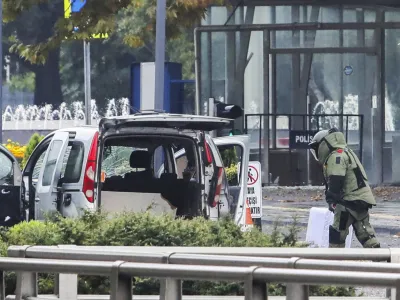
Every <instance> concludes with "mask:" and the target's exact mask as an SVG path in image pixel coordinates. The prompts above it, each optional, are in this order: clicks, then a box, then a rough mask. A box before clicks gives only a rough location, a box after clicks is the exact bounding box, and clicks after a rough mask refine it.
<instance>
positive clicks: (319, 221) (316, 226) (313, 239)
mask: <svg viewBox="0 0 400 300" xmlns="http://www.w3.org/2000/svg"><path fill="white" fill-rule="evenodd" d="M332 223H333V213H332V212H331V211H329V209H327V208H321V207H312V208H311V209H310V217H309V219H308V227H307V235H306V242H307V243H309V244H310V246H309V247H318V248H329V226H330V225H332ZM352 240H353V226H350V228H349V234H348V235H347V238H346V248H351V241H352Z"/></svg>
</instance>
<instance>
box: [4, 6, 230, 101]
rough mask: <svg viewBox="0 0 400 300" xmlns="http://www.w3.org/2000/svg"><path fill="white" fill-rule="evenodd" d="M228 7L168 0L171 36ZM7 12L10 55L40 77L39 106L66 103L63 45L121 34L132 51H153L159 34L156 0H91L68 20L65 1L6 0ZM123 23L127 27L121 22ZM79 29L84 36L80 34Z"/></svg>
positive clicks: (37, 86) (37, 80) (36, 97)
mask: <svg viewBox="0 0 400 300" xmlns="http://www.w3.org/2000/svg"><path fill="white" fill-rule="evenodd" d="M222 2H223V0H203V1H198V0H168V1H167V7H168V9H167V20H166V22H167V30H166V33H167V37H168V38H176V37H178V36H179V35H180V34H181V30H182V29H185V28H191V26H193V24H198V23H199V22H200V20H201V19H202V18H203V17H204V15H205V12H206V8H207V6H208V5H210V4H211V3H215V4H221V3H222ZM3 9H4V18H5V21H6V22H7V23H8V24H10V25H11V26H12V27H14V28H13V29H14V30H12V34H11V38H10V43H11V47H10V53H13V54H14V55H16V56H19V57H21V58H23V60H24V63H25V66H26V67H27V68H28V69H29V70H31V71H33V72H34V73H35V78H36V84H35V102H36V103H37V104H41V103H43V102H47V103H52V104H59V103H60V102H61V101H62V92H61V80H60V76H59V75H60V74H59V63H60V45H61V44H62V43H63V41H65V40H72V39H78V40H83V39H88V38H89V37H91V36H92V35H93V34H97V33H108V34H109V35H110V36H111V37H110V38H113V37H112V34H118V35H119V37H122V41H123V42H124V43H125V44H126V45H128V46H131V47H133V48H138V47H141V48H143V49H147V48H146V47H147V45H148V44H150V43H151V41H152V40H153V39H154V34H155V15H156V0H108V1H104V0H90V1H87V2H86V5H85V7H84V9H82V11H81V12H79V13H76V14H73V15H72V16H71V17H70V18H68V19H65V18H64V13H63V12H64V9H63V1H62V0H54V1H50V0H20V1H17V2H15V1H14V0H3ZM121 17H122V18H121ZM118 19H120V20H122V22H118V23H117V22H116V21H117V20H118ZM132 20H134V21H135V24H136V25H137V26H135V27H134V28H133V27H132V26H129V25H130V23H132ZM27 22H29V26H27ZM74 27H78V28H79V31H78V32H75V33H74V32H73V28H74ZM147 50H149V49H147ZM150 52H151V49H150ZM64 67H65V65H64Z"/></svg>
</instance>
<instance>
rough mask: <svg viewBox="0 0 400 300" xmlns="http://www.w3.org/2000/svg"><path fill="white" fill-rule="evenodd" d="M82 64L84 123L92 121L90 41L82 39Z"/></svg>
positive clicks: (89, 123) (87, 123)
mask: <svg viewBox="0 0 400 300" xmlns="http://www.w3.org/2000/svg"><path fill="white" fill-rule="evenodd" d="M83 64H84V72H85V73H84V77H85V124H86V125H91V123H92V114H91V111H92V107H91V106H92V105H91V102H92V86H91V68H90V42H88V41H86V40H85V41H83Z"/></svg>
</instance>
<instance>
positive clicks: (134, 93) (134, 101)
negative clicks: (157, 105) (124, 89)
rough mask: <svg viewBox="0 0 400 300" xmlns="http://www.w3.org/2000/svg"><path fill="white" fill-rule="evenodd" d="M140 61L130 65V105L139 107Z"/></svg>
mask: <svg viewBox="0 0 400 300" xmlns="http://www.w3.org/2000/svg"><path fill="white" fill-rule="evenodd" d="M140 77H141V76H140V63H134V64H132V66H131V106H132V107H133V108H135V109H137V110H139V109H140Z"/></svg>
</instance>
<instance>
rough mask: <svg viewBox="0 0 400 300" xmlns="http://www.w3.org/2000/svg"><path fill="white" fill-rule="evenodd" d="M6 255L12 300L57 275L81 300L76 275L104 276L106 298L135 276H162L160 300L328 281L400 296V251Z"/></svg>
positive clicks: (65, 290) (122, 293) (261, 294)
mask: <svg viewBox="0 0 400 300" xmlns="http://www.w3.org/2000/svg"><path fill="white" fill-rule="evenodd" d="M149 249H151V250H149ZM212 251H213V252H212ZM199 253H203V254H199ZM8 254H9V256H11V258H0V270H2V271H3V272H4V271H17V290H16V295H15V297H12V296H9V297H8V299H12V298H15V299H16V300H22V299H25V298H28V299H29V298H30V299H32V300H33V299H36V300H37V299H41V296H39V295H38V292H37V275H36V273H38V272H40V273H46V272H49V273H61V274H60V275H59V277H58V280H57V283H58V284H57V288H56V291H55V294H58V295H59V297H58V298H59V299H63V300H64V299H68V300H70V299H71V300H72V299H78V298H79V295H78V292H77V274H82V275H103V276H109V277H110V281H111V291H110V299H111V300H123V299H124V300H128V299H129V300H131V299H132V277H134V276H139V277H140V276H143V277H155V278H161V279H162V281H161V285H160V286H161V287H160V299H164V300H168V299H171V300H172V299H173V300H176V299H178V300H179V299H182V280H216V281H239V282H244V284H245V285H244V287H245V300H247V299H254V300H259V299H267V285H268V284H269V283H272V282H274V283H275V282H280V283H287V299H288V300H300V299H301V300H307V299H309V295H308V286H309V285H325V284H328V285H329V284H334V285H343V286H378V287H387V288H391V289H392V290H390V292H389V293H388V295H389V296H390V297H391V299H396V300H398V299H400V293H397V292H396V291H397V289H398V288H400V274H399V272H398V271H399V270H400V264H398V262H399V261H400V251H399V250H398V249H340V250H339V249H322V248H320V249H315V248H314V249H312V248H220V247H216V248H211V247H210V248H208V247H96V246H94V247H84V246H83V247H81V246H68V247H65V246H64V247H63V246H59V247H57V246H53V247H44V246H12V247H10V248H9V250H8ZM227 254H229V255H227ZM248 254H253V255H250V256H249V255H248ZM274 256H277V257H274ZM344 260H347V261H344ZM349 260H360V261H349ZM361 260H362V262H361ZM365 260H373V261H389V262H391V263H386V262H384V263H382V262H380V263H379V262H367V261H365ZM3 287H4V285H3ZM3 291H4V288H3ZM103 298H104V297H102V296H100V295H91V299H92V300H101V299H103ZM270 298H271V297H270ZM349 298H350V297H349ZM2 299H4V295H3V298H2ZM210 299H211V298H210Z"/></svg>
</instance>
